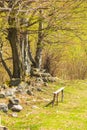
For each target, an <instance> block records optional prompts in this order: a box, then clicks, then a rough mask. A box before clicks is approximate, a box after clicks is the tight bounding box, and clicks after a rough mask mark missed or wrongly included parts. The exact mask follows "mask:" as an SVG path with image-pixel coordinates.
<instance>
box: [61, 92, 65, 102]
mask: <svg viewBox="0 0 87 130" xmlns="http://www.w3.org/2000/svg"><path fill="white" fill-rule="evenodd" d="M61 93H62V97H61V102H63V98H64V92H63V90H62V91H61Z"/></svg>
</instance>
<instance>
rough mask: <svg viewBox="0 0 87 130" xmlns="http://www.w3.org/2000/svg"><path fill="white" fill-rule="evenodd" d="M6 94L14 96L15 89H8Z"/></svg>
mask: <svg viewBox="0 0 87 130" xmlns="http://www.w3.org/2000/svg"><path fill="white" fill-rule="evenodd" d="M5 95H6V96H13V95H14V91H13V90H11V89H10V90H7V91H6V92H5Z"/></svg>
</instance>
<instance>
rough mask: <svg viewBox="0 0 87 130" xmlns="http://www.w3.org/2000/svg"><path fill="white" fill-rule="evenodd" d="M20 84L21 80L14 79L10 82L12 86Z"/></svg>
mask: <svg viewBox="0 0 87 130" xmlns="http://www.w3.org/2000/svg"><path fill="white" fill-rule="evenodd" d="M19 83H20V78H13V79H12V80H11V81H10V86H18V85H19Z"/></svg>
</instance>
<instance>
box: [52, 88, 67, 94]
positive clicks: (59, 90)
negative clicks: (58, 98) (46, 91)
mask: <svg viewBox="0 0 87 130" xmlns="http://www.w3.org/2000/svg"><path fill="white" fill-rule="evenodd" d="M64 88H65V87H62V88H60V89H58V90H57V91H55V92H53V94H57V93H59V92H61V91H62V90H64Z"/></svg>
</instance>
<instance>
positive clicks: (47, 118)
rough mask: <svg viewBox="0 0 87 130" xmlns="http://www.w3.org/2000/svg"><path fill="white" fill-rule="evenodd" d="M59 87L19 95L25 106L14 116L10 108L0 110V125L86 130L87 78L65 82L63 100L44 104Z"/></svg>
mask: <svg viewBox="0 0 87 130" xmlns="http://www.w3.org/2000/svg"><path fill="white" fill-rule="evenodd" d="M60 87H61V85H59V86H57V85H56V86H55V85H49V87H44V88H43V90H44V92H37V93H36V94H35V96H32V97H30V96H29V97H26V99H25V98H23V97H22V98H21V100H22V103H23V104H22V105H23V107H24V109H23V110H22V111H21V112H20V113H18V117H17V118H14V117H12V116H11V113H12V112H11V111H9V112H8V114H5V113H3V112H0V115H1V118H2V125H5V126H7V127H8V128H9V130H87V81H72V83H70V82H67V83H66V85H65V90H64V102H63V103H61V102H60V103H59V105H58V106H57V105H56V104H55V106H54V107H52V105H50V106H48V107H44V106H45V105H46V104H47V103H49V102H50V101H51V99H52V96H53V94H52V92H54V91H55V90H57V89H58V88H60ZM60 96H61V95H60ZM36 106H37V107H36Z"/></svg>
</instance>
